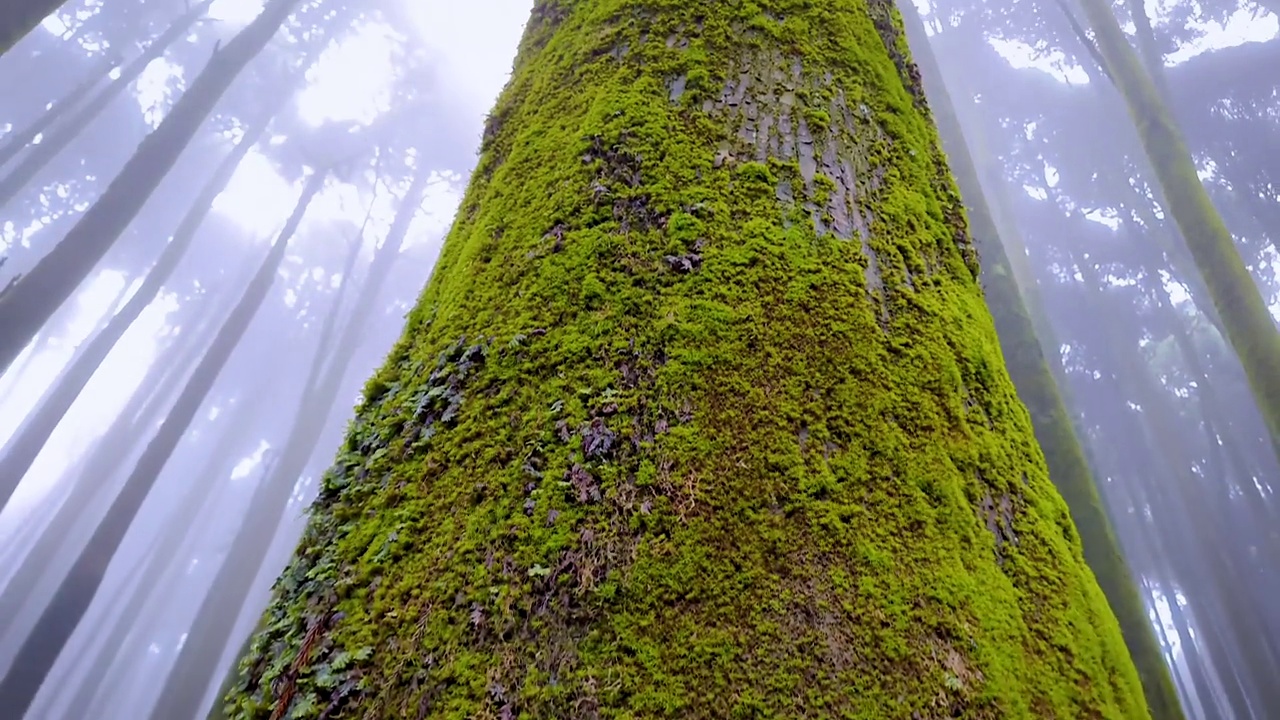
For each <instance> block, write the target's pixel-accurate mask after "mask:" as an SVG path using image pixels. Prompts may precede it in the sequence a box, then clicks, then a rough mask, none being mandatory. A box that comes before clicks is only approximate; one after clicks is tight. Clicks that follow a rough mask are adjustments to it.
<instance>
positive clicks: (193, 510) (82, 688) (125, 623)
mask: <svg viewBox="0 0 1280 720" xmlns="http://www.w3.org/2000/svg"><path fill="white" fill-rule="evenodd" d="M254 389H255V390H257V391H258V392H253V393H251V394H248V395H245V396H243V397H245V398H246V402H247V403H248V406H247V408H236V409H235V410H234V411H233V417H232V418H231V419H230V420H229V421H228V422H229V426H228V427H227V428H226V429H225V430H223V431H222V434H221V436H220V437H219V439H218V441H217V442H216V443H215V444H214V446H213V452H212V453H211V454H210V455H209V458H210V459H209V463H208V464H207V466H206V467H205V469H204V471H203V472H200V473H199V474H198V475H197V476H196V478H197V479H196V480H195V482H193V483H191V486H190V487H189V488H188V489H187V491H186V494H185V495H183V497H182V500H181V501H180V502H179V503H178V505H177V506H176V507H175V508H174V509H173V511H172V512H171V513H169V515H168V517H167V518H166V519H165V526H164V528H163V529H162V530H161V531H160V533H159V534H158V535H157V539H158V542H157V543H156V545H155V549H154V551H153V553H152V556H151V557H150V558H148V560H147V564H146V565H145V566H144V568H143V570H142V573H141V575H140V577H139V579H138V582H137V583H136V584H135V585H133V586H132V587H131V588H128V589H127V591H126V597H125V600H124V602H123V609H122V611H121V612H120V613H119V614H117V615H116V616H115V618H114V619H113V620H112V621H111V625H110V627H109V628H108V630H107V634H106V639H105V641H104V642H103V643H101V644H100V645H99V646H98V648H97V650H96V652H94V653H93V655H92V657H90V658H89V659H88V661H87V662H86V663H85V667H86V668H87V671H86V673H85V676H84V679H83V680H82V681H81V682H80V683H79V684H78V685H77V687H76V689H75V693H74V695H73V696H72V698H71V702H70V703H69V704H68V705H67V707H66V709H65V711H64V716H65V717H68V718H88V717H91V716H92V715H93V713H92V711H91V707H92V703H93V700H94V698H95V697H96V696H97V694H98V691H99V690H100V688H101V687H102V685H103V682H104V681H105V680H106V679H107V676H108V675H109V674H110V672H111V670H112V665H113V662H114V661H116V659H117V658H120V659H121V660H122V662H119V663H116V664H117V665H118V666H120V667H122V668H124V667H129V666H130V664H131V663H132V662H134V661H136V659H137V658H129V657H121V655H120V653H121V651H122V649H123V646H124V643H125V640H126V639H127V638H128V636H129V632H130V631H131V630H133V629H135V628H138V627H139V624H140V623H141V625H142V627H143V628H147V627H150V625H149V624H147V623H145V622H142V615H141V613H142V610H143V607H144V604H145V603H146V601H147V598H149V597H151V596H152V595H153V594H154V593H155V592H156V591H157V590H158V589H160V588H161V584H160V581H161V580H162V578H163V576H164V574H165V571H166V570H168V569H169V568H170V567H171V566H172V565H173V563H174V560H176V559H177V558H178V556H179V554H180V553H181V551H182V550H184V549H185V548H186V547H187V545H186V542H187V536H188V535H190V534H191V529H192V527H194V526H195V525H196V524H197V521H198V520H199V518H200V513H201V511H202V510H207V507H208V503H209V500H210V498H212V497H213V496H214V491H215V490H217V489H218V488H220V487H222V486H223V484H224V481H225V480H226V478H227V474H228V473H229V472H230V467H229V466H230V465H231V464H233V463H234V462H235V458H237V457H239V456H237V455H234V454H233V453H235V452H236V450H237V449H239V448H241V447H243V446H244V444H245V441H246V440H248V439H249V436H248V434H247V433H248V431H249V430H250V429H251V428H252V426H251V425H249V424H246V423H239V422H236V416H239V417H249V416H251V413H252V411H253V410H255V409H261V406H262V404H263V402H264V401H266V400H267V399H268V398H270V392H269V388H268V387H267V386H266V385H265V384H262V385H260V386H259V387H257V388H254ZM175 717H177V716H175Z"/></svg>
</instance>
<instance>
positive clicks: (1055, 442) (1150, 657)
mask: <svg viewBox="0 0 1280 720" xmlns="http://www.w3.org/2000/svg"><path fill="white" fill-rule="evenodd" d="M905 12H906V15H905V18H904V19H905V20H906V30H907V34H908V36H909V37H910V39H911V42H912V47H913V48H914V49H915V54H916V57H918V58H919V60H920V62H919V65H920V68H921V74H922V75H923V78H924V82H925V85H926V89H927V91H928V93H929V95H930V97H931V98H932V103H931V104H932V107H933V108H935V109H936V115H937V124H938V129H939V132H940V134H941V139H942V143H943V148H944V149H945V150H946V152H947V155H948V158H949V161H950V163H949V164H950V166H951V167H952V168H953V170H954V172H955V176H956V180H957V182H958V183H959V187H960V189H961V191H962V192H963V193H964V199H965V200H966V205H967V206H968V209H969V218H970V220H971V224H972V235H973V238H974V243H975V244H976V246H977V248H978V252H979V253H980V254H981V256H982V267H983V273H982V279H983V287H984V288H985V290H986V297H987V302H988V305H989V307H990V309H991V314H992V318H993V320H994V321H995V327H996V333H997V334H998V335H999V337H1000V348H1001V350H1002V351H1003V353H1004V360H1005V366H1006V367H1007V368H1008V370H1009V375H1010V377H1011V378H1012V379H1013V384H1014V386H1015V387H1016V388H1017V390H1018V396H1019V397H1020V398H1021V399H1022V402H1023V403H1025V404H1026V406H1027V409H1028V410H1029V411H1030V412H1031V424H1032V427H1033V428H1034V429H1035V434H1036V439H1037V440H1039V442H1040V446H1041V448H1043V450H1044V454H1045V461H1046V463H1047V464H1048V467H1049V479H1050V480H1052V481H1053V484H1054V486H1055V487H1057V488H1058V492H1060V493H1061V494H1062V497H1063V499H1065V500H1066V501H1067V506H1068V507H1069V508H1070V509H1071V517H1072V519H1073V520H1074V521H1075V523H1076V526H1077V527H1078V528H1079V530H1080V536H1081V541H1082V543H1083V545H1084V550H1085V558H1086V559H1087V560H1088V562H1089V567H1090V568H1091V569H1092V570H1093V572H1094V574H1095V575H1096V576H1097V578H1098V583H1099V585H1100V586H1101V587H1102V590H1103V592H1104V593H1106V596H1107V600H1108V601H1109V602H1110V604H1111V609H1112V611H1113V612H1115V614H1116V617H1117V619H1118V620H1119V621H1120V627H1121V629H1122V630H1123V631H1124V637H1125V642H1126V644H1127V645H1128V647H1129V652H1130V653H1131V654H1132V655H1133V659H1134V662H1135V664H1136V665H1137V667H1138V671H1139V674H1140V675H1141V677H1142V685H1143V688H1144V690H1145V694H1146V698H1147V703H1148V705H1149V707H1150V709H1151V715H1152V717H1154V718H1157V719H1158V720H1159V719H1161V718H1169V719H1170V720H1173V719H1179V718H1182V717H1183V713H1182V707H1181V703H1180V702H1179V700H1178V693H1177V688H1175V687H1174V684H1173V678H1172V676H1171V675H1170V673H1169V668H1168V665H1167V664H1166V663H1165V658H1164V653H1163V652H1162V651H1161V649H1160V646H1159V645H1158V644H1157V642H1156V636H1155V630H1154V628H1153V627H1152V624H1151V621H1150V619H1149V618H1148V616H1147V607H1146V605H1145V604H1144V603H1143V601H1142V596H1141V595H1139V594H1138V586H1137V584H1136V583H1135V582H1134V579H1133V574H1132V573H1131V572H1130V571H1129V567H1128V565H1127V563H1126V562H1125V559H1124V555H1123V553H1122V552H1121V549H1120V543H1119V542H1118V541H1117V540H1116V535H1115V531H1114V530H1113V529H1112V527H1111V520H1110V518H1109V517H1108V515H1107V511H1106V509H1105V508H1104V506H1103V504H1102V498H1101V497H1100V496H1099V494H1098V488H1097V486H1096V485H1095V483H1094V479H1093V473H1092V471H1091V470H1090V468H1089V463H1088V462H1087V461H1086V458H1085V454H1084V449H1083V448H1082V447H1081V445H1080V441H1079V439H1078V438H1077V437H1076V432H1075V427H1074V426H1073V425H1072V424H1071V416H1070V415H1068V414H1067V407H1066V405H1065V404H1064V403H1063V402H1062V396H1061V394H1059V392H1058V384H1057V382H1056V381H1055V380H1054V377H1053V373H1052V372H1050V370H1049V363H1048V362H1047V361H1046V360H1045V355H1044V352H1043V350H1042V345H1041V342H1040V339H1039V338H1038V337H1037V336H1036V329H1035V324H1034V323H1033V322H1032V320H1031V314H1030V313H1029V312H1028V310H1027V306H1026V304H1025V303H1024V301H1023V296H1022V294H1021V292H1020V291H1019V289H1018V282H1017V279H1016V276H1015V273H1014V271H1013V267H1012V265H1011V263H1010V262H1009V258H1008V256H1007V254H1006V253H1005V249H1004V246H1003V244H1002V239H1003V238H1002V237H1001V236H1000V234H999V231H998V230H997V228H996V223H995V220H994V217H993V215H992V213H991V211H990V208H989V207H988V205H987V200H986V198H985V196H984V195H983V193H982V183H981V181H980V179H979V175H978V168H977V165H976V164H975V163H974V161H973V158H972V157H971V156H970V154H969V148H968V146H967V145H966V144H965V136H964V133H963V131H962V130H961V128H960V121H959V119H958V118H957V117H956V114H955V111H954V109H953V108H952V104H951V97H950V95H949V93H948V92H947V88H946V86H945V85H944V84H943V83H942V73H941V70H940V69H939V68H938V65H937V61H936V60H935V59H934V57H933V52H932V49H931V48H930V47H929V40H928V37H927V36H926V35H925V28H924V23H923V22H921V20H920V17H919V15H918V14H917V12H916V9H915V7H914V6H908V7H906V8H905ZM1029 291H1030V292H1031V293H1033V294H1034V293H1035V292H1036V289H1035V288H1034V287H1031V288H1029Z"/></svg>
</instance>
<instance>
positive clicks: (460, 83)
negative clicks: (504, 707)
mask: <svg viewBox="0 0 1280 720" xmlns="http://www.w3.org/2000/svg"><path fill="white" fill-rule="evenodd" d="M391 1H395V2H402V3H404V4H405V7H406V8H407V9H408V12H409V15H410V16H411V17H412V18H413V20H414V22H413V26H412V27H410V28H402V29H400V30H399V31H400V32H403V33H405V34H406V35H407V38H408V40H409V41H410V42H417V43H421V44H423V45H425V47H426V48H427V49H428V50H429V51H430V52H431V54H432V55H433V61H434V62H435V63H436V65H435V70H436V76H437V77H438V78H439V79H440V81H441V83H442V87H441V91H442V93H443V94H444V102H441V103H435V104H433V106H434V107H437V108H440V107H443V108H445V109H446V111H447V112H450V113H453V114H455V115H456V116H458V117H460V118H462V119H463V122H462V123H460V124H461V126H463V127H468V128H470V129H471V132H470V135H469V136H467V137H452V138H440V139H439V141H440V142H451V143H465V144H466V145H467V146H468V147H472V148H474V147H475V146H476V144H477V140H478V138H479V132H480V127H481V124H482V122H483V118H484V115H485V113H486V112H487V111H488V110H489V108H490V106H491V104H492V103H493V100H494V97H495V96H496V95H497V93H498V91H499V90H500V89H501V87H502V84H503V83H504V82H505V81H506V78H507V77H508V74H509V71H510V67H511V60H512V57H513V56H514V53H515V48H516V44H517V42H518V40H519V36H520V31H521V28H522V26H523V24H524V21H525V19H526V17H527V15H528V12H529V8H530V6H531V5H532V0H485V1H484V2H483V3H448V2H442V1H439V0H437V1H436V2H422V1H421V0H391ZM917 1H918V4H919V5H920V7H921V8H922V10H924V11H925V12H926V13H927V11H928V2H927V0H917ZM1164 4H1165V3H1163V2H1161V0H1155V5H1156V7H1157V8H1161V9H1162V8H1163V5H1164ZM1148 6H1149V7H1150V6H1151V3H1150V2H1149V3H1148ZM260 7H261V1H260V0H217V2H215V3H214V4H213V6H212V9H211V13H210V14H211V15H212V16H214V17H215V18H217V19H220V20H221V21H223V22H225V23H226V24H227V26H228V28H227V31H228V32H231V31H233V30H234V29H237V28H238V27H239V26H242V25H243V24H245V23H247V22H248V21H249V20H250V19H252V18H253V16H254V15H255V14H256V13H257V11H258V9H259V8H260ZM1157 17H1159V13H1157ZM45 29H46V30H48V31H50V32H58V31H59V30H60V29H61V27H60V23H59V21H58V20H56V19H50V20H49V21H46V23H45ZM1205 30H1206V32H1205V37H1204V38H1203V39H1202V40H1201V41H1200V42H1199V43H1198V44H1197V47H1195V48H1188V49H1185V50H1183V51H1181V52H1179V53H1176V54H1175V55H1173V56H1171V57H1170V59H1169V62H1170V64H1174V63H1176V62H1181V61H1184V60H1185V59H1187V58H1188V57H1191V56H1193V55H1194V54H1196V53H1198V52H1203V51H1205V50H1209V49H1214V48H1219V47H1226V46H1230V45H1236V44H1239V43H1242V42H1249V41H1263V40H1268V39H1271V38H1273V37H1275V36H1276V35H1277V33H1278V32H1280V28H1278V27H1277V20H1276V18H1275V16H1272V15H1265V14H1263V15H1260V16H1258V17H1254V16H1253V15H1252V14H1250V13H1248V12H1246V11H1244V10H1241V11H1239V12H1238V13H1237V14H1236V15H1235V16H1234V17H1233V18H1231V20H1230V21H1229V22H1228V23H1227V25H1226V26H1225V27H1219V28H1205ZM395 32H396V31H395V30H392V29H391V28H389V27H386V26H366V27H363V28H359V29H358V30H357V31H356V32H355V33H354V34H352V35H351V36H350V37H348V38H347V39H345V40H344V42H342V43H341V44H340V45H339V46H337V47H336V48H334V49H332V50H330V51H329V52H328V53H326V55H324V56H322V58H321V60H320V61H319V63H318V65H317V66H316V67H315V68H314V69H313V71H312V74H311V76H310V77H309V78H308V80H309V85H308V87H307V89H306V90H305V91H304V92H303V93H302V95H301V96H300V98H299V101H298V112H299V113H300V116H301V117H302V118H303V119H304V120H305V121H306V122H308V123H309V124H320V123H323V122H325V121H329V120H337V121H349V120H357V121H360V122H368V121H371V120H373V119H374V118H375V117H376V116H377V114H378V113H379V112H381V111H382V110H383V109H385V108H386V107H387V105H388V104H389V102H390V101H391V98H390V95H389V92H390V91H389V88H390V86H391V76H392V73H393V71H394V69H393V67H392V59H391V56H390V53H389V51H388V44H389V42H390V39H389V38H390V37H391V36H392V34H393V33H395ZM993 45H994V46H995V47H996V49H997V50H998V51H999V52H1000V54H1001V55H1002V56H1004V57H1005V58H1006V59H1007V60H1008V61H1009V62H1010V63H1011V64H1012V65H1014V66H1018V67H1035V68H1038V69H1041V70H1043V71H1045V72H1047V73H1049V74H1051V75H1053V76H1055V77H1057V78H1059V79H1060V80H1062V81H1065V82H1074V83H1079V82H1081V81H1083V80H1084V73H1083V71H1082V70H1081V69H1080V68H1078V67H1069V66H1066V65H1064V62H1063V58H1062V56H1061V54H1060V53H1055V54H1049V55H1047V56H1044V57H1035V56H1034V54H1033V53H1032V51H1031V49H1030V48H1029V47H1027V46H1025V45H1024V44H1021V43H1018V42H1009V41H995V42H993ZM188 79H189V78H187V77H186V76H185V73H184V72H183V69H182V68H181V67H177V66H174V65H172V64H171V63H169V62H167V61H166V60H164V59H159V60H157V61H155V62H154V63H153V64H152V65H151V66H150V67H149V68H148V70H147V72H146V73H145V74H144V76H143V77H142V78H140V79H139V81H138V83H137V87H136V97H137V101H138V105H139V108H140V110H141V111H142V112H143V113H144V114H145V116H146V117H147V119H148V120H149V121H150V122H151V123H152V124H153V125H154V124H156V123H158V122H159V120H160V119H161V118H162V117H163V113H164V112H165V111H166V110H167V109H168V107H169V106H170V105H171V103H172V101H173V99H174V98H175V97H177V95H178V94H180V92H181V90H182V89H183V87H184V85H185V82H186V81H187V80H188ZM463 170H465V168H464V169H463ZM1048 172H1052V169H1049V170H1048ZM464 182H465V177H464V176H462V175H459V174H457V173H454V174H451V175H442V176H441V177H439V178H438V182H436V183H435V184H434V185H433V190H432V191H431V192H430V193H429V197H428V199H427V201H426V202H425V203H424V204H423V208H422V213H421V215H420V217H419V219H418V222H417V225H416V226H415V228H414V230H413V231H412V232H411V240H410V242H417V243H428V244H430V245H433V246H435V248H432V251H431V253H430V254H429V255H430V257H434V251H435V249H436V248H438V244H439V242H440V240H441V237H442V235H443V232H444V230H445V229H446V228H447V226H448V223H449V222H450V220H451V218H452V214H453V212H454V209H455V207H456V205H457V202H458V199H459V196H460V195H459V194H460V191H461V189H462V185H463V183H464ZM299 191H300V183H293V184H291V183H288V182H286V181H285V180H283V179H282V178H281V177H280V176H279V175H277V174H276V172H275V170H274V167H273V165H272V162H271V161H270V160H268V159H267V158H266V157H265V156H263V155H261V154H258V153H257V152H256V151H254V152H251V153H250V155H249V156H248V157H247V158H246V160H245V162H244V163H243V164H242V165H241V168H240V170H239V172H238V173H237V175H236V176H235V179H234V180H233V181H232V183H231V185H230V187H229V188H228V189H227V191H226V192H225V193H223V195H222V196H221V197H220V198H219V199H218V201H217V202H216V203H215V209H216V210H217V211H218V212H221V213H225V214H226V215H228V216H230V217H232V218H234V219H235V220H236V222H237V223H239V224H240V225H241V226H242V227H243V228H244V229H245V231H246V232H247V233H248V234H249V235H250V236H251V237H255V238H258V239H259V241H260V242H262V243H264V247H265V243H267V242H269V241H270V239H271V238H272V236H273V235H274V233H275V231H276V230H278V228H279V225H280V224H281V223H282V222H283V220H284V218H285V216H286V215H287V214H288V212H289V210H290V209H291V208H292V206H293V204H294V201H295V200H296V198H297V197H298V193H299ZM380 199H381V202H380V203H378V204H377V205H376V212H375V215H376V218H377V222H378V223H379V224H382V225H384V226H385V224H387V223H389V222H390V217H391V214H392V213H393V211H394V198H393V197H392V195H391V193H386V192H383V193H382V195H381V196H380ZM367 203H368V198H367V197H361V196H360V194H359V193H357V192H356V190H355V189H354V187H352V186H350V185H338V184H336V183H331V184H330V187H329V188H327V189H326V191H325V192H324V193H323V195H322V196H321V197H320V198H318V199H317V201H316V203H315V204H313V206H312V211H311V212H309V213H308V215H307V219H306V221H305V222H304V223H303V229H302V234H304V235H305V233H306V230H307V228H308V226H311V227H313V228H314V227H319V226H322V225H323V224H325V223H327V222H330V221H332V220H333V219H335V218H338V217H348V218H351V219H353V220H355V221H358V220H359V219H360V218H361V217H362V216H363V215H364V213H365V212H366V209H367ZM422 275H423V277H424V278H425V277H426V275H427V269H426V268H424V269H423V273H422ZM140 281H141V280H140V279H139V280H138V282H140ZM123 282H124V280H123V278H122V277H121V276H120V275H118V274H116V273H109V272H108V273H99V274H98V275H96V276H94V278H93V279H92V280H91V281H90V284H89V286H88V287H87V288H85V289H84V290H83V291H82V292H81V293H80V295H79V296H78V297H77V298H76V299H75V300H74V301H73V302H75V303H76V304H77V309H76V312H75V319H74V321H73V323H72V328H73V332H72V333H71V334H70V338H69V339H68V343H64V344H58V345H54V346H53V347H51V348H50V349H49V350H47V351H46V352H44V353H43V354H42V355H41V357H39V358H37V359H35V361H34V362H32V363H29V364H27V365H26V366H25V367H26V368H27V369H26V371H25V372H23V373H20V374H19V373H10V374H9V375H8V376H6V377H4V378H3V379H2V380H0V397H5V398H6V399H5V401H3V402H2V403H0V437H4V436H7V435H9V434H10V433H12V432H13V431H14V430H15V429H16V427H17V426H18V424H19V422H20V421H21V419H22V418H23V417H24V416H25V415H26V414H27V413H28V412H29V410H30V409H31V408H32V407H33V406H34V404H35V403H36V402H37V400H38V399H39V397H40V395H41V394H42V393H43V392H44V391H45V389H46V388H47V387H48V386H49V384H50V383H51V382H52V381H53V380H54V378H55V377H56V376H57V374H58V372H59V371H60V369H61V367H62V366H63V365H64V364H65V363H66V362H67V361H68V360H69V359H70V357H71V356H72V351H73V348H74V343H77V342H80V341H82V340H83V339H85V338H87V337H88V336H89V335H90V333H91V332H92V331H93V329H94V327H95V326H96V324H97V323H99V322H100V321H101V320H102V319H103V317H104V313H106V312H108V311H109V310H110V309H109V308H107V307H106V305H107V304H108V303H109V302H110V300H111V299H112V298H113V297H115V296H116V294H117V293H118V292H119V291H120V289H121V285H122V283H123ZM164 299H165V298H164V297H163V296H162V298H161V299H160V300H158V301H157V302H155V303H153V304H152V305H151V307H148V308H147V310H146V311H145V312H144V313H143V315H142V317H141V318H140V319H139V320H138V321H137V322H136V323H135V324H134V327H132V328H131V329H130V330H129V332H128V334H127V335H126V336H125V338H124V340H123V341H122V343H121V344H120V345H119V346H118V347H117V349H116V350H115V352H113V353H112V354H111V356H110V357H108V359H107V361H106V362H105V363H104V365H103V367H102V369H101V370H100V371H99V372H98V373H97V374H96V375H95V377H94V379H93V381H91V382H90V383H89V385H88V387H87V388H86V389H85V391H84V394H83V395H82V396H81V398H80V400H79V401H78V402H77V403H76V405H75V407H74V408H73V410H72V412H71V413H70V414H69V415H68V416H67V418H66V420H65V421H64V422H63V423H62V424H61V425H59V426H58V429H57V431H56V432H55V433H54V435H53V436H52V438H51V439H50V442H49V444H48V445H47V446H46V448H45V451H44V452H43V453H42V454H41V455H40V457H39V459H38V460H37V461H36V463H35V465H34V466H33V467H32V469H31V471H30V472H29V474H28V476H27V478H28V481H27V482H25V483H24V484H23V485H21V486H20V488H19V490H18V492H17V493H16V494H15V496H14V502H13V503H11V504H10V506H9V511H8V512H7V513H5V515H4V516H3V517H0V533H2V532H3V530H4V529H5V528H6V526H9V525H10V524H11V523H12V522H13V521H14V520H15V518H16V517H18V516H20V514H21V513H22V511H23V510H24V509H25V508H27V507H29V506H30V504H31V502H32V501H33V500H35V499H38V497H39V496H40V494H41V492H42V491H43V490H44V489H45V488H46V487H47V485H48V483H49V482H50V481H51V480H52V479H54V478H57V477H59V475H60V474H61V473H62V472H63V470H64V469H65V468H66V467H67V465H68V464H70V463H71V462H73V461H74V459H75V458H76V456H78V455H79V454H80V453H82V452H83V451H84V450H85V449H86V448H87V446H88V445H89V443H91V442H92V440H93V439H94V438H95V437H96V436H97V435H98V434H99V433H100V432H101V429H102V428H103V427H105V426H106V424H107V422H108V421H109V420H111V419H112V418H113V417H114V416H115V414H116V413H117V412H118V409H119V408H120V407H121V406H123V404H124V403H125V401H126V400H127V398H128V396H129V394H130V393H131V392H132V390H133V388H134V387H135V386H136V385H137V384H138V383H139V382H140V381H141V379H142V376H143V374H144V372H145V371H146V369H147V364H148V363H149V362H150V359H151V358H152V357H153V354H154V352H155V349H156V338H157V336H158V335H159V334H160V332H161V331H162V330H163V329H164V328H165V325H166V317H165V316H166V314H167V313H169V312H171V311H172V310H173V309H174V308H175V307H176V303H175V302H174V301H173V299H172V297H171V296H169V298H168V300H169V301H168V302H165V301H164ZM22 363H23V359H21V358H20V359H19V361H18V362H17V363H15V367H17V366H19V365H21V364H22ZM251 470H252V463H251V462H246V463H245V464H243V466H242V467H241V468H239V473H238V474H241V475H244V474H248V473H249V472H250V471H251Z"/></svg>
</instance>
